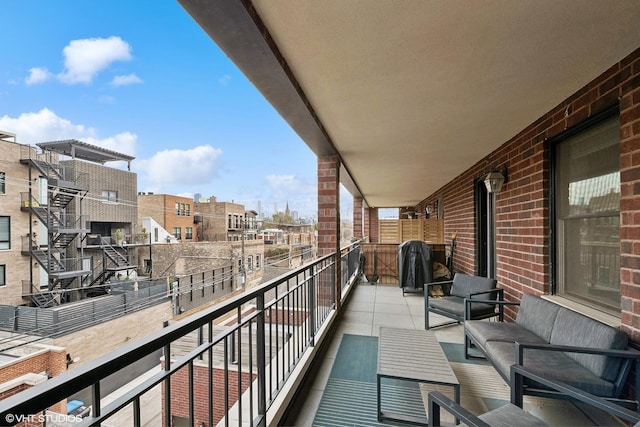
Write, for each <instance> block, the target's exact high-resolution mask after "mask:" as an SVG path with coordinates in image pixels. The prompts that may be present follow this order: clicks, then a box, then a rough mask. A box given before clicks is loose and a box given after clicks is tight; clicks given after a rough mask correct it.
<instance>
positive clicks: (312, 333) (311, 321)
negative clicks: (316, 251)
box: [307, 267, 318, 347]
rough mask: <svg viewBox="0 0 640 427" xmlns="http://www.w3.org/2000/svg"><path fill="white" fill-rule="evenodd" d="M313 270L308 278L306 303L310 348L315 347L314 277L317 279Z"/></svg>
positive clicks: (315, 270)
mask: <svg viewBox="0 0 640 427" xmlns="http://www.w3.org/2000/svg"><path fill="white" fill-rule="evenodd" d="M313 270H314V271H312V272H311V277H310V278H309V293H308V299H309V300H308V302H307V303H308V305H309V337H310V345H311V346H312V347H313V346H315V345H316V309H317V307H316V277H318V276H317V274H318V271H317V267H313Z"/></svg>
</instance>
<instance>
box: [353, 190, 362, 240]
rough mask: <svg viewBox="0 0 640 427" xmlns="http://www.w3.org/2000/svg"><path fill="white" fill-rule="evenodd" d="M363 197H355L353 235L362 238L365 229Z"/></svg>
mask: <svg viewBox="0 0 640 427" xmlns="http://www.w3.org/2000/svg"><path fill="white" fill-rule="evenodd" d="M362 206H363V199H362V197H354V198H353V237H355V238H356V239H361V238H362V236H364V229H363V228H362V225H363V224H362V216H363V212H362Z"/></svg>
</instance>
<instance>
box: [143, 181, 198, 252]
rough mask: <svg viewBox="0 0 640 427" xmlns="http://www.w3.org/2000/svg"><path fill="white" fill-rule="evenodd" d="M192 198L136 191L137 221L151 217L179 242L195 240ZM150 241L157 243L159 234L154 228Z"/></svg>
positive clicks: (196, 237)
mask: <svg viewBox="0 0 640 427" xmlns="http://www.w3.org/2000/svg"><path fill="white" fill-rule="evenodd" d="M193 204H194V202H193V200H192V199H190V198H188V197H181V196H174V195H171V194H154V193H138V217H139V220H138V223H140V224H141V223H142V218H144V217H151V218H153V220H154V221H155V222H156V223H157V224H158V225H159V226H161V227H162V228H164V229H165V230H166V231H167V232H169V233H170V234H172V235H173V237H174V238H175V239H176V240H177V241H179V242H197V241H198V234H197V233H194V228H195V224H194V210H193ZM145 231H147V232H150V233H151V241H152V242H154V243H158V242H159V241H160V238H159V235H158V233H157V232H156V231H154V230H145Z"/></svg>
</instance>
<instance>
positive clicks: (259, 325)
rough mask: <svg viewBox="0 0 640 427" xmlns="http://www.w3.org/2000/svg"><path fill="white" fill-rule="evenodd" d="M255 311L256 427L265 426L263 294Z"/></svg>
mask: <svg viewBox="0 0 640 427" xmlns="http://www.w3.org/2000/svg"><path fill="white" fill-rule="evenodd" d="M256 309H257V310H258V316H257V317H256V364H257V365H258V366H257V375H258V378H257V380H258V402H257V403H258V417H259V419H258V426H266V425H267V391H266V390H267V387H266V379H267V370H266V357H265V351H266V342H265V341H266V340H265V333H266V331H265V321H264V293H261V294H259V295H258V296H257V297H256Z"/></svg>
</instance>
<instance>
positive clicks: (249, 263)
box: [247, 256, 253, 271]
mask: <svg viewBox="0 0 640 427" xmlns="http://www.w3.org/2000/svg"><path fill="white" fill-rule="evenodd" d="M247 270H248V271H253V257H252V256H249V257H247Z"/></svg>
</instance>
